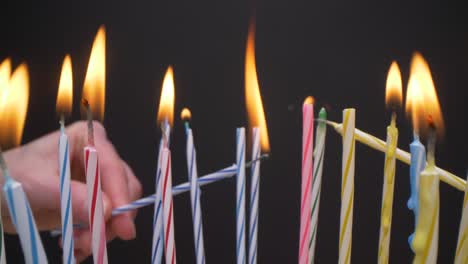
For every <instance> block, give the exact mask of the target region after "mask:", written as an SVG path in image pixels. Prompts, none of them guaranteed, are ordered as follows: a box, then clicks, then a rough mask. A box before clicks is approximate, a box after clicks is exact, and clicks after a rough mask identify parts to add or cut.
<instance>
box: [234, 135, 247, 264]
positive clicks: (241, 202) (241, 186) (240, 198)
mask: <svg viewBox="0 0 468 264" xmlns="http://www.w3.org/2000/svg"><path fill="white" fill-rule="evenodd" d="M236 164H237V165H238V166H237V178H236V256H237V263H238V264H245V263H246V252H245V128H243V127H240V128H237V142H236Z"/></svg>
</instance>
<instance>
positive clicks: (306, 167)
mask: <svg viewBox="0 0 468 264" xmlns="http://www.w3.org/2000/svg"><path fill="white" fill-rule="evenodd" d="M309 98H310V99H309ZM311 99H312V98H311V97H308V98H307V99H306V101H305V102H304V106H303V108H302V115H303V117H302V194H301V226H300V236H299V263H300V264H309V242H310V239H311V236H312V232H311V228H310V215H311V211H312V189H311V187H312V169H313V165H312V164H313V163H312V150H313V148H314V146H313V139H314V132H313V131H314V105H313V104H312V100H311Z"/></svg>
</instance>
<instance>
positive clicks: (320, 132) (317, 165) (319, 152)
mask: <svg viewBox="0 0 468 264" xmlns="http://www.w3.org/2000/svg"><path fill="white" fill-rule="evenodd" d="M326 120H327V111H325V108H322V109H320V112H319V119H318V120H317V121H318V125H317V129H316V133H315V149H314V175H313V180H312V212H311V215H310V221H311V222H310V226H311V230H312V237H311V241H310V243H309V247H310V248H309V262H310V263H313V262H314V259H315V244H316V241H317V230H318V229H317V228H318V214H319V207H320V188H321V186H322V172H323V159H324V155H325V136H326V134H327V125H326V124H325V121H326Z"/></svg>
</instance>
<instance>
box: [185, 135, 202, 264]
mask: <svg viewBox="0 0 468 264" xmlns="http://www.w3.org/2000/svg"><path fill="white" fill-rule="evenodd" d="M186 131H187V168H188V178H189V182H190V201H191V204H192V220H193V235H194V243H195V256H196V260H197V261H196V263H197V264H204V263H205V261H206V260H205V247H204V242H203V241H204V240H203V222H202V215H201V203H200V186H198V171H197V152H196V150H195V146H194V142H193V134H192V129H190V128H187V130H186Z"/></svg>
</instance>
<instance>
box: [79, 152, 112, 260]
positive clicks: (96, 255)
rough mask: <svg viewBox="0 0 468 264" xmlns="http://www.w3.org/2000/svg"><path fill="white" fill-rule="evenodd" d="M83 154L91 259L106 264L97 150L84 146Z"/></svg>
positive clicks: (104, 225)
mask: <svg viewBox="0 0 468 264" xmlns="http://www.w3.org/2000/svg"><path fill="white" fill-rule="evenodd" d="M84 156H85V170H86V186H87V189H88V213H89V223H90V228H91V239H92V240H91V248H92V250H93V259H94V263H95V264H107V246H106V223H105V221H104V206H103V202H102V190H101V172H100V169H99V162H98V152H97V150H96V149H95V148H94V147H93V146H86V147H85V148H84Z"/></svg>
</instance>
